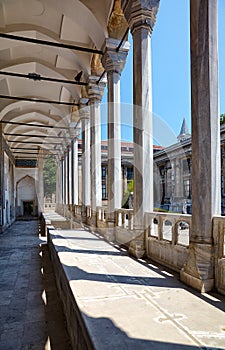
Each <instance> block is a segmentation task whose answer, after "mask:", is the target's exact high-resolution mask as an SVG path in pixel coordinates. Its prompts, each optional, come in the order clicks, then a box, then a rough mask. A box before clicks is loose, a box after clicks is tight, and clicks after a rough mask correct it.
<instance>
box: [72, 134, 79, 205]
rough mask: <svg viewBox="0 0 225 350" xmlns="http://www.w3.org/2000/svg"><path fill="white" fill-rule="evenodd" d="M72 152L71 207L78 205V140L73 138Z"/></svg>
mask: <svg viewBox="0 0 225 350" xmlns="http://www.w3.org/2000/svg"><path fill="white" fill-rule="evenodd" d="M71 152H72V167H71V180H72V205H77V204H78V140H77V137H75V138H74V139H73V141H72V143H71Z"/></svg>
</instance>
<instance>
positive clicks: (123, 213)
mask: <svg viewBox="0 0 225 350" xmlns="http://www.w3.org/2000/svg"><path fill="white" fill-rule="evenodd" d="M133 215H134V211H133V209H117V210H116V226H117V227H122V228H126V229H128V230H133Z"/></svg>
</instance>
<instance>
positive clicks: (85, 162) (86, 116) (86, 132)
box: [79, 99, 91, 222]
mask: <svg viewBox="0 0 225 350" xmlns="http://www.w3.org/2000/svg"><path fill="white" fill-rule="evenodd" d="M86 102H87V101H86V99H85V101H83V99H80V110H79V114H80V119H81V130H82V178H81V181H82V196H81V198H82V219H83V222H86V207H87V206H88V205H91V156H90V144H91V136H90V135H91V129H90V107H89V106H87V105H86Z"/></svg>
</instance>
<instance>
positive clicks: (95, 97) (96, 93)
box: [87, 75, 106, 102]
mask: <svg viewBox="0 0 225 350" xmlns="http://www.w3.org/2000/svg"><path fill="white" fill-rule="evenodd" d="M98 81H99V77H98V76H93V75H91V76H89V79H88V86H87V92H88V97H89V100H90V102H93V101H96V102H97V101H98V102H100V101H101V99H102V96H103V94H104V89H105V86H106V79H102V80H101V81H100V82H99V83H98Z"/></svg>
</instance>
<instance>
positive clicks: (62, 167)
mask: <svg viewBox="0 0 225 350" xmlns="http://www.w3.org/2000/svg"><path fill="white" fill-rule="evenodd" d="M60 164H61V186H62V188H61V189H62V193H61V196H62V202H61V203H62V205H61V206H60V214H62V211H63V205H64V159H63V156H62V157H61V160H60Z"/></svg>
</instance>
